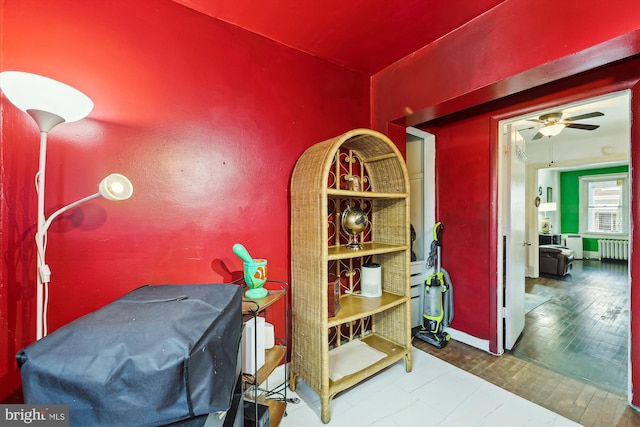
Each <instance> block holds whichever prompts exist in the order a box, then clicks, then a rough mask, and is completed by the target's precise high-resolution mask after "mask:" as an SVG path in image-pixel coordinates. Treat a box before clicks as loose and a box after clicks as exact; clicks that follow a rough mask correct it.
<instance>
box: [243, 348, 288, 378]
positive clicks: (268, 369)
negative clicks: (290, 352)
mask: <svg viewBox="0 0 640 427" xmlns="http://www.w3.org/2000/svg"><path fill="white" fill-rule="evenodd" d="M286 354H287V347H285V346H282V345H276V346H274V347H273V348H270V349H269V350H267V351H266V352H265V358H264V365H262V367H261V368H260V369H258V374H257V375H256V377H257V378H253V375H248V374H245V377H248V378H250V379H251V381H245V384H246V385H252V384H254V383H255V384H256V385H260V384H262V383H263V382H265V381H266V380H267V378H269V375H271V373H272V372H273V370H274V369H276V368H277V367H278V365H280V362H282V360H283V359H284V356H285V355H286ZM254 379H255V380H256V381H254Z"/></svg>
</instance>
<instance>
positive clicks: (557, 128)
mask: <svg viewBox="0 0 640 427" xmlns="http://www.w3.org/2000/svg"><path fill="white" fill-rule="evenodd" d="M600 116H604V113H601V112H600V111H593V112H591V113H586V114H579V115H577V116H573V117H565V118H563V113H562V112H561V111H559V112H554V113H547V114H543V115H541V116H540V117H538V118H537V119H527V120H529V121H532V122H538V123H542V124H543V126H542V127H541V128H540V130H539V131H538V133H536V134H535V135H534V136H533V138H531V139H532V140H535V139H540V138H542V137H543V136H548V137H549V138H551V137H552V136H556V135H558V134H559V133H560V132H562V130H563V129H564V128H571V129H581V130H595V129H598V128H599V127H600V125H588V124H582V123H573V122H575V121H576V120H584V119H590V118H592V117H600ZM537 127H539V126H534V127H533V128H529V129H535V128H537Z"/></svg>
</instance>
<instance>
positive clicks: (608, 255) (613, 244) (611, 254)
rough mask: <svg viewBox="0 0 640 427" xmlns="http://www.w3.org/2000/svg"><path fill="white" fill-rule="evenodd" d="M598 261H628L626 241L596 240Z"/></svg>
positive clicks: (627, 243) (627, 244)
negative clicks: (598, 252) (598, 251)
mask: <svg viewBox="0 0 640 427" xmlns="http://www.w3.org/2000/svg"><path fill="white" fill-rule="evenodd" d="M598 249H599V250H600V259H601V260H604V259H613V260H623V261H626V260H628V259H629V241H628V240H608V239H606V240H598Z"/></svg>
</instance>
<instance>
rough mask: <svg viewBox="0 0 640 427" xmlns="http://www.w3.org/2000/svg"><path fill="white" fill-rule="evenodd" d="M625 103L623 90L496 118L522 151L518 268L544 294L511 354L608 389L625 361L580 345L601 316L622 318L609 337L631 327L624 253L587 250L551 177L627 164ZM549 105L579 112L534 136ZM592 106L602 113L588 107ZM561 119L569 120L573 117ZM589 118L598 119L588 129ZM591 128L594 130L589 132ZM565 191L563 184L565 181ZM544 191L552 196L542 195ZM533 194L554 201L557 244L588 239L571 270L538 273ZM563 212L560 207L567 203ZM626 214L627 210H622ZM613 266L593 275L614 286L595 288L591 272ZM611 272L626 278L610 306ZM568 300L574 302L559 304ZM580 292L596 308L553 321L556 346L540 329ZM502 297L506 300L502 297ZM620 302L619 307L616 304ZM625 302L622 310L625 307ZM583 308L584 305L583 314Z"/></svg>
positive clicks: (557, 181) (576, 306) (600, 324)
mask: <svg viewBox="0 0 640 427" xmlns="http://www.w3.org/2000/svg"><path fill="white" fill-rule="evenodd" d="M630 111H631V109H630V95H629V92H628V91H624V92H619V93H614V94H610V95H607V96H603V97H598V98H593V99H589V100H584V101H580V102H577V103H574V104H569V105H559V106H556V107H554V108H553V109H551V110H545V111H538V112H533V113H528V114H527V115H525V116H521V117H517V118H514V119H510V120H508V121H505V122H504V124H503V125H504V126H505V127H506V126H509V127H511V128H515V129H516V130H517V131H518V133H519V134H520V135H521V136H522V138H523V141H524V143H523V147H524V150H525V152H526V157H527V185H526V189H525V200H526V205H527V207H526V215H524V217H523V221H524V222H525V224H526V228H527V230H528V236H530V237H531V239H530V240H531V242H532V244H531V246H530V247H529V249H528V254H527V260H528V262H527V268H526V269H525V275H526V276H527V279H526V282H527V284H526V292H529V293H536V294H539V295H538V296H543V297H548V298H547V300H546V301H545V302H543V303H542V304H541V305H539V306H538V307H536V308H534V309H533V310H532V311H530V313H529V314H527V315H526V317H525V327H524V333H523V334H524V335H523V336H521V337H520V339H519V340H518V341H517V342H516V343H515V344H514V346H513V347H514V349H513V352H512V353H513V354H514V355H515V356H516V357H518V356H521V357H529V361H534V362H536V363H538V364H541V365H544V366H546V367H548V368H549V369H551V370H555V371H557V372H561V373H565V374H567V375H568V376H574V377H575V376H581V375H584V377H583V378H581V379H583V380H587V382H592V383H594V385H599V386H600V387H601V388H603V389H611V390H612V391H617V392H620V390H619V388H620V372H619V370H620V369H624V370H625V371H628V368H629V367H628V366H626V365H625V366H623V367H622V368H621V366H620V365H619V364H612V363H609V364H607V363H600V362H599V361H598V360H596V359H597V358H598V357H599V356H600V355H599V354H598V353H597V352H595V354H594V356H596V358H594V359H588V358H586V359H585V358H583V357H582V356H584V354H585V352H586V353H588V352H589V351H588V349H587V346H588V344H584V343H587V342H589V341H590V339H591V338H593V337H596V336H597V333H598V331H596V329H593V328H594V327H600V328H602V327H603V326H604V325H606V322H608V321H618V322H622V323H624V324H617V325H616V324H614V326H613V327H614V328H619V330H620V331H622V335H623V336H621V337H614V338H620V339H621V340H623V341H625V342H628V336H629V330H630V324H629V315H628V307H629V296H630V288H629V283H630V279H629V277H628V261H627V262H626V263H625V265H622V266H621V265H620V264H618V265H617V266H612V265H610V264H609V265H607V264H606V263H601V262H600V260H597V259H594V258H596V257H598V251H597V249H596V250H595V251H594V250H593V244H592V243H593V241H597V238H598V237H599V236H598V235H590V234H588V233H587V234H586V235H585V234H584V229H581V228H578V225H577V223H575V222H574V223H572V222H571V221H569V218H568V216H569V214H567V213H565V216H566V217H567V218H563V216H562V211H563V209H562V203H561V201H562V200H563V195H562V185H560V179H559V178H557V177H558V176H559V175H560V174H562V173H563V172H565V171H570V170H588V169H595V168H602V167H605V166H613V165H621V164H626V165H627V167H628V165H629V156H630V127H631V124H630ZM556 112H562V118H565V117H569V118H572V117H576V118H579V119H578V120H575V123H577V124H579V126H576V127H573V128H565V129H562V131H561V133H560V134H558V135H555V136H552V137H547V136H540V135H539V133H540V129H541V128H542V127H543V126H545V125H546V124H545V123H544V121H543V120H541V119H543V118H545V115H548V114H549V113H556ZM596 112H597V113H602V114H601V115H599V114H594V113H596ZM580 118H582V119H580ZM567 123H572V121H568V122H567ZM584 125H586V126H584ZM594 126H597V127H595V129H592V128H593V127H594ZM590 129H591V130H590ZM596 129H598V131H597V132H593V130H596ZM569 131H571V132H569ZM539 170H545V176H549V174H548V172H549V171H551V172H552V173H551V176H554V174H555V176H556V178H554V179H551V180H549V181H546V182H544V183H541V182H540V180H539V179H538V171H539ZM503 176H504V172H503ZM505 187H506V188H503V189H502V191H501V193H500V194H501V197H503V198H504V197H505V196H504V195H503V192H505V191H506V193H509V191H507V190H513V191H518V190H517V189H512V188H511V187H510V186H505ZM564 191H568V190H567V189H566V188H565V190H564ZM549 198H551V200H546V199H549ZM537 200H540V201H541V202H554V203H557V204H558V206H559V208H558V210H556V211H555V212H553V215H549V214H547V215H545V216H552V218H550V219H549V220H550V223H551V224H550V229H551V230H554V231H553V232H552V233H551V234H552V235H556V234H557V235H558V236H559V239H560V244H561V245H562V244H564V243H565V241H566V240H564V238H565V237H566V235H567V234H578V233H580V234H582V235H583V236H584V237H587V238H588V239H591V243H590V244H586V243H585V247H584V249H585V251H584V255H583V256H584V258H585V259H584V260H574V263H573V264H574V271H573V274H572V273H571V272H570V273H569V274H568V275H559V276H555V275H547V274H542V275H541V274H540V271H539V250H538V248H539V242H540V240H539V239H538V236H539V234H541V233H542V230H541V222H542V217H543V214H542V213H541V212H538V210H537V209H536V207H535V203H537ZM565 212H567V210H566V206H565ZM626 218H627V219H628V218H629V215H628V212H627V217H626ZM506 235H507V236H509V235H510V229H507V230H506ZM618 237H620V236H618ZM627 237H628V236H627ZM507 240H508V237H507ZM508 262H509V260H508V258H505V266H504V268H505V270H507V269H508V268H509V265H508V264H507V263H508ZM612 268H613V269H614V270H615V272H614V273H615V274H614V275H613V276H610V277H609V278H608V279H600V280H615V281H616V289H614V287H613V286H609V292H606V291H605V290H603V289H598V286H594V283H598V284H599V283H600V282H598V279H593V277H597V276H596V275H597V274H600V275H602V274H605V275H607V274H608V273H606V271H607V270H609V273H611V272H612ZM620 275H621V276H620ZM615 277H618V278H619V277H625V278H626V281H625V283H623V284H622V287H623V290H622V292H623V293H624V295H623V299H622V300H619V299H618V302H617V303H615V304H614V305H615V306H616V307H617V308H616V307H609V309H607V308H606V303H605V302H606V301H607V300H608V297H610V296H613V294H616V295H617V294H618V293H619V291H620V287H619V286H618V285H619V283H618V282H619V281H620V279H615ZM593 280H596V282H593ZM504 286H505V291H506V290H508V289H509V286H510V284H509V282H507V281H505V283H504ZM625 286H626V287H625ZM598 292H603V293H602V294H601V295H600V296H596V295H597V294H598ZM580 295H582V296H584V298H581V297H580ZM553 298H557V301H555V302H554V300H553ZM592 298H595V299H592ZM571 300H573V301H574V302H575V304H564V303H567V302H568V301H571ZM579 300H584V301H585V304H587V305H591V308H594V306H595V305H596V304H597V303H598V302H599V303H601V308H599V309H596V310H594V311H593V312H590V314H589V315H590V316H591V317H588V316H586V317H581V318H580V320H579V321H576V322H577V323H575V324H573V326H572V328H573V329H572V330H571V331H569V329H568V327H562V328H558V330H557V331H556V333H557V334H563V336H562V337H561V338H567V339H566V340H565V341H563V340H558V341H557V342H559V343H561V344H560V347H561V350H559V349H558V347H555V348H554V347H553V346H552V345H551V342H552V341H554V342H555V340H554V339H553V338H554V336H549V335H548V336H547V337H546V338H545V337H544V332H549V330H551V329H552V327H554V326H558V325H555V324H554V322H557V323H563V324H564V326H567V325H572V323H571V321H570V318H572V317H573V318H574V319H575V318H577V317H578V316H577V315H576V313H575V312H569V311H567V312H558V310H568V309H571V307H573V308H574V309H576V310H578V309H579V306H580V302H581V301H579ZM621 301H622V302H621ZM505 302H506V303H507V304H508V301H507V300H506V299H505ZM621 304H622V305H623V306H624V307H622V308H620V305H621ZM610 309H613V310H618V311H619V312H621V313H620V316H612V311H611V310H610ZM625 309H626V313H624V311H625ZM505 312H506V313H507V315H508V313H509V309H508V308H506V309H505ZM585 313H587V311H585V312H584V313H582V314H585ZM613 317H615V319H613ZM616 319H617V320H616ZM625 319H626V320H625ZM505 322H506V323H507V324H508V323H509V322H510V319H509V318H508V316H506V317H505ZM531 325H533V326H531ZM528 326H530V327H528ZM609 326H611V325H610V324H608V325H606V327H609ZM540 327H547V329H543V330H538V328H540ZM581 334H586V335H589V336H586V335H581ZM562 343H564V345H563V344H562ZM596 345H597V344H596ZM606 346H607V344H603V345H602V347H601V349H602V353H606V351H605V349H604V347H606ZM612 347H614V346H612ZM619 347H620V346H619V345H618V348H617V349H614V348H612V351H614V350H619ZM624 351H625V352H626V355H624V356H623V357H622V359H623V360H624V359H626V361H627V362H628V359H629V353H628V347H624ZM577 355H580V357H576V356H577ZM619 356H620V355H619V354H618V356H617V360H619V359H620V357H619ZM578 365H589V366H590V369H587V370H582V371H581V370H580V369H568V368H577V367H579V366H578ZM598 366H600V367H598ZM603 370H604V371H606V370H609V373H610V375H609V377H610V378H612V379H615V378H618V380H617V382H616V381H613V382H615V384H611V383H607V382H606V378H607V374H606V372H605V373H604V375H603V372H602V371H603ZM589 371H591V372H589ZM590 374H593V375H590ZM589 376H590V377H589ZM625 378H626V372H625Z"/></svg>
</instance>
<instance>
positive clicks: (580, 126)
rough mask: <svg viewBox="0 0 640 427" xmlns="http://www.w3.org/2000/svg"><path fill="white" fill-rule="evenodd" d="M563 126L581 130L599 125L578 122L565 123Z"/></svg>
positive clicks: (595, 127) (591, 128) (592, 128)
mask: <svg viewBox="0 0 640 427" xmlns="http://www.w3.org/2000/svg"><path fill="white" fill-rule="evenodd" d="M565 127H568V128H572V129H582V130H596V129H598V128H599V127H600V126H599V125H583V124H580V123H567V124H566V125H565Z"/></svg>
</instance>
